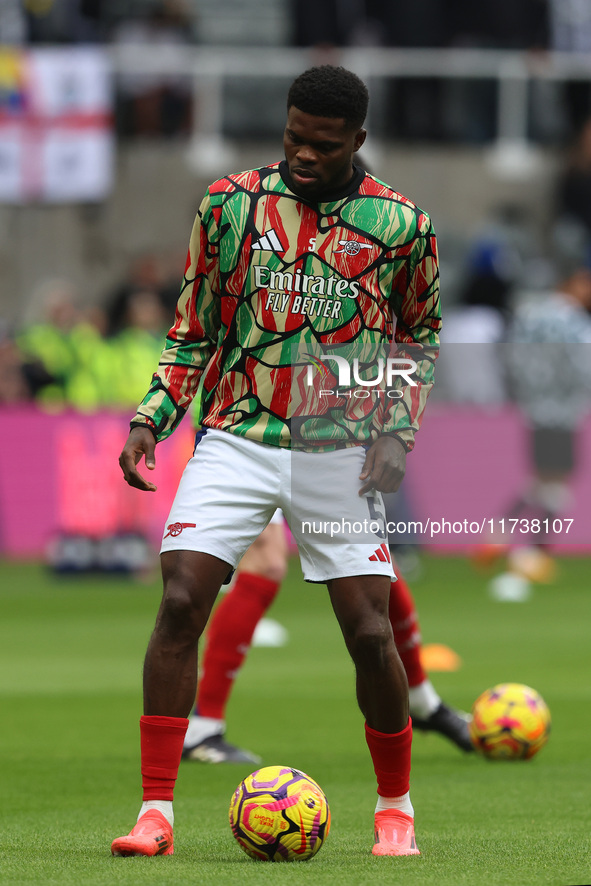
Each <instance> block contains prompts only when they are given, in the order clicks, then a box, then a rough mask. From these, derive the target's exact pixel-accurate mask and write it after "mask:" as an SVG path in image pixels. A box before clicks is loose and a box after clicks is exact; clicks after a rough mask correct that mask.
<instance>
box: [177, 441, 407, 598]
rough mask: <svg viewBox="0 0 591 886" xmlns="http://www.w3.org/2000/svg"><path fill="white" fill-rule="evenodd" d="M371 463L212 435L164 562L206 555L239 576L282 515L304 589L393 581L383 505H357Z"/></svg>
mask: <svg viewBox="0 0 591 886" xmlns="http://www.w3.org/2000/svg"><path fill="white" fill-rule="evenodd" d="M364 460H365V451H364V450H363V448H362V447H350V448H347V449H339V450H336V451H333V452H326V453H305V452H292V451H291V450H289V449H285V448H281V447H279V446H269V445H267V444H265V443H256V442H254V441H252V440H248V439H245V438H243V437H238V436H237V435H236V434H230V433H228V432H226V431H217V430H212V429H207V431H206V432H205V433H204V434H203V435H202V436H200V437H199V436H198V442H197V445H196V447H195V452H194V454H193V457H192V458H191V459H190V461H189V462H188V464H187V466H186V468H185V470H184V472H183V475H182V477H181V481H180V483H179V487H178V490H177V494H176V497H175V499H174V502H173V504H172V508H171V511H170V515H169V517H168V520H167V522H166V528H165V530H164V535H163V539H162V547H161V552H164V551H175V550H189V551H201V552H203V553H206V554H212V555H213V556H214V557H218V558H219V559H220V560H224V561H225V562H226V563H228V564H229V565H230V566H231V567H232V568H235V567H236V566H237V565H238V563H239V561H240V559H241V558H242V556H243V554H244V553H245V552H246V550H247V549H248V548H249V547H250V545H251V544H252V542H253V541H254V540H255V539H256V538H257V536H258V535H259V534H260V533H261V532H262V530H263V529H264V528H265V526H266V525H267V524H268V523H269V522H270V521H271V520H272V519H273V518H274V517H275V519H276V518H277V517H276V511H277V508H281V510H282V511H283V515H284V516H285V519H286V520H287V523H288V525H289V527H290V529H291V532H292V534H293V537H294V539H295V542H296V544H297V546H298V550H299V554H300V561H301V564H302V570H303V573H304V578H305V579H306V580H307V581H312V582H326V581H329V580H330V579H333V578H344V577H347V576H351V575H387V576H389V577H390V578H393V577H394V573H393V570H392V562H391V560H390V554H389V551H388V539H387V535H386V532H385V522H386V519H385V515H384V506H383V501H382V497H381V495H380V494H379V493H375V492H372V493H371V494H369V495H365V496H363V497H360V496H359V488H360V486H361V481H360V480H359V474H360V473H361V469H362V466H363V462H364Z"/></svg>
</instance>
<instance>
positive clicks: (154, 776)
mask: <svg viewBox="0 0 591 886" xmlns="http://www.w3.org/2000/svg"><path fill="white" fill-rule="evenodd" d="M188 725H189V721H188V720H187V719H185V718H184V717H156V716H154V717H150V716H148V717H146V716H144V717H140V742H141V752H142V787H143V789H144V794H143V799H144V800H172V799H173V792H174V783H175V781H176V778H177V775H178V772H179V765H180V762H181V754H182V751H183V740H184V738H185V732H186V731H187V726H188Z"/></svg>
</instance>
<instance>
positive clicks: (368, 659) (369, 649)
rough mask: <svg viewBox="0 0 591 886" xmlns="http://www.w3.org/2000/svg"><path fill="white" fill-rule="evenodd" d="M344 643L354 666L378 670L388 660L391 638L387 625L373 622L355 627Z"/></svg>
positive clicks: (381, 622)
mask: <svg viewBox="0 0 591 886" xmlns="http://www.w3.org/2000/svg"><path fill="white" fill-rule="evenodd" d="M345 642H346V643H347V647H348V649H349V653H350V655H351V657H352V659H353V661H354V662H355V664H357V665H360V666H363V667H372V668H379V667H381V665H382V664H383V662H384V661H386V660H387V658H388V654H389V652H390V648H391V646H392V644H393V638H392V632H391V630H390V629H389V625H387V624H386V623H384V622H383V621H381V620H375V621H372V622H368V623H366V624H360V625H356V626H355V628H354V629H353V631H352V632H351V633H350V634H349V636H347V635H346V636H345Z"/></svg>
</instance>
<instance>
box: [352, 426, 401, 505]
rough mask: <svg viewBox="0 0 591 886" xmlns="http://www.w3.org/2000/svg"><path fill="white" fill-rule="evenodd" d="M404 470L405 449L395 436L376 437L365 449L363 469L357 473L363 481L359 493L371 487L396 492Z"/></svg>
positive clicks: (369, 489) (362, 493)
mask: <svg viewBox="0 0 591 886" xmlns="http://www.w3.org/2000/svg"><path fill="white" fill-rule="evenodd" d="M405 472H406V449H405V448H404V446H403V445H402V443H401V442H400V441H399V440H397V439H396V437H378V439H377V440H376V441H375V443H372V445H371V446H370V447H369V449H368V450H367V455H366V456H365V462H364V465H363V470H362V472H361V473H360V475H359V479H360V480H365V483H364V484H363V486H362V487H361V489H360V490H359V495H365V494H366V493H367V492H370V491H371V490H372V489H377V490H378V492H396V490H397V489H398V487H399V486H400V484H401V483H402V481H403V479H404V474H405Z"/></svg>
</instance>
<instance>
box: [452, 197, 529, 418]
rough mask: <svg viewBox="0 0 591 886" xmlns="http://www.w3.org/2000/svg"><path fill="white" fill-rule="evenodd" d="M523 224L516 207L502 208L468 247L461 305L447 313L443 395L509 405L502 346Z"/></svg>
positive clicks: (519, 265)
mask: <svg viewBox="0 0 591 886" xmlns="http://www.w3.org/2000/svg"><path fill="white" fill-rule="evenodd" d="M523 224H524V223H523V220H522V219H521V218H520V217H519V214H518V213H517V211H516V210H515V209H514V207H500V208H499V209H498V210H497V211H496V213H495V214H494V216H493V217H492V218H491V219H490V221H489V223H488V224H487V225H486V226H485V228H484V229H483V231H482V232H481V233H480V234H479V236H478V237H477V238H476V239H475V241H474V243H473V244H472V246H471V247H470V249H469V252H468V256H467V268H466V272H465V275H464V281H463V283H462V286H461V290H460V299H459V303H458V304H457V305H455V306H452V307H451V308H449V309H448V310H447V311H446V313H445V322H444V324H443V329H442V334H441V354H440V357H439V361H438V368H437V385H436V388H439V391H438V395H439V396H443V397H445V398H446V399H450V400H453V401H454V402H460V403H474V404H480V405H484V406H498V405H500V404H502V403H504V402H505V401H506V390H505V378H504V370H503V361H502V351H501V347H500V345H501V343H502V342H504V341H505V340H506V334H507V317H508V309H509V304H510V300H511V297H512V295H513V292H514V290H515V285H516V282H517V281H518V279H519V278H520V275H521V268H522V263H523V258H524V256H523V254H522V250H523V245H522V241H523V239H524V238H523V236H521V229H522V227H523Z"/></svg>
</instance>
